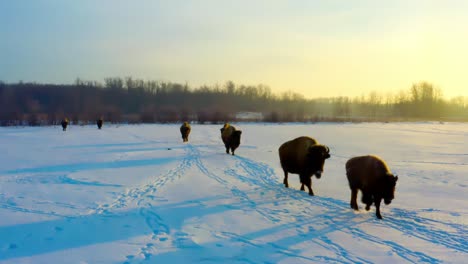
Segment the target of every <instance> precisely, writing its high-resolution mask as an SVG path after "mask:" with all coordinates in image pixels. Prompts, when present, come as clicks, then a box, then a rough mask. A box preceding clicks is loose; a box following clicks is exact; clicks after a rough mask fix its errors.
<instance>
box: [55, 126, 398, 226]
mask: <svg viewBox="0 0 468 264" xmlns="http://www.w3.org/2000/svg"><path fill="white" fill-rule="evenodd" d="M68 122H69V121H68V119H67V118H65V119H64V120H62V122H61V124H62V128H63V131H65V130H66V129H67V126H68ZM96 124H97V126H98V129H101V127H102V124H103V120H102V118H100V119H98V120H97V121H96ZM190 131H191V127H190V124H189V123H188V122H184V123H183V124H182V125H181V126H180V133H181V135H182V140H183V142H188V138H189V134H190ZM220 131H221V139H222V141H223V143H224V146H225V148H226V153H227V154H229V151H231V154H232V155H234V151H235V150H236V149H237V148H238V147H239V145H240V140H241V134H242V131H241V130H237V129H236V128H235V127H234V126H232V125H230V124H229V123H226V124H224V126H223V127H222V128H221V129H220ZM278 152H279V160H280V164H281V168H282V169H283V172H284V180H283V184H284V186H285V187H286V188H288V187H289V183H288V173H292V174H298V175H299V180H300V183H301V191H305V188H304V186H306V187H307V189H308V191H309V195H312V196H313V195H314V192H313V190H312V176H314V175H315V177H316V178H317V179H320V178H321V176H322V173H323V167H324V165H325V160H326V159H328V158H330V149H329V148H328V147H327V146H326V145H323V144H319V143H318V142H317V140H315V139H313V138H310V137H306V136H303V137H298V138H295V139H292V140H290V141H287V142H285V143H283V144H282V145H281V146H280V147H279V149H278ZM345 168H346V177H347V178H348V184H349V188H350V189H351V200H350V207H351V208H352V209H354V210H356V211H357V210H359V207H358V204H357V201H356V200H357V194H358V191H359V190H360V191H361V193H362V196H361V201H362V203H363V204H365V205H366V207H365V208H366V210H367V211H368V210H369V209H370V207H371V205H372V204H374V206H375V208H376V217H377V218H378V219H382V215H381V214H380V203H381V202H382V200H383V201H384V203H385V204H387V205H388V204H390V203H391V202H392V200H393V199H394V193H395V185H396V182H397V180H398V176H396V175H393V174H392V173H391V171H390V169H389V168H388V166H387V164H386V163H385V162H384V161H383V160H382V159H381V158H379V157H377V156H372V155H367V156H359V157H353V158H351V159H349V160H348V161H347V162H346V164H345Z"/></svg>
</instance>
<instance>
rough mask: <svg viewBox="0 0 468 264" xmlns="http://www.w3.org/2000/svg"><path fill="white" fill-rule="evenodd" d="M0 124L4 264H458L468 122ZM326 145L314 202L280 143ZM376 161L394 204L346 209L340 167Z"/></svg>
mask: <svg viewBox="0 0 468 264" xmlns="http://www.w3.org/2000/svg"><path fill="white" fill-rule="evenodd" d="M235 126H236V127H238V128H239V129H241V130H243V134H242V143H241V146H240V148H239V149H238V150H237V151H236V154H237V155H236V156H231V155H227V154H225V153H224V148H223V145H222V143H221V139H220V135H219V128H220V127H221V126H220V125H193V126H192V134H191V135H190V138H189V143H185V144H184V143H182V139H181V138H180V134H179V132H178V125H141V126H131V125H128V126H127V125H125V126H118V127H117V126H106V125H104V128H103V130H97V129H96V128H95V127H94V126H85V127H78V126H71V127H70V128H69V130H68V131H66V132H62V131H61V129H59V128H58V127H46V128H0V146H2V149H3V154H2V158H1V159H0V165H1V167H0V263H142V262H143V263H220V262H225V263H405V262H407V263H421V262H427V263H466V259H467V258H468V239H467V234H468V218H467V217H468V202H467V198H468V197H467V193H468V175H467V174H468V125H467V124H437V123H398V124H377V123H376V124H307V125H304V124H288V125H270V124H235ZM302 135H308V136H312V137H314V138H316V139H318V140H319V142H321V143H323V144H326V145H328V146H329V147H330V150H331V151H330V152H331V155H332V157H331V158H330V159H329V160H327V161H326V163H325V171H324V174H323V177H322V178H321V179H319V180H317V179H315V178H314V179H313V180H312V184H313V189H314V192H315V194H316V196H314V197H309V196H308V195H307V193H306V192H301V191H299V180H298V176H297V175H291V176H290V186H291V188H289V189H286V188H284V186H283V184H282V170H281V168H280V166H279V161H278V153H277V149H278V147H279V145H280V144H281V143H283V142H285V141H287V140H290V139H292V138H295V137H297V136H302ZM364 154H376V155H379V156H381V157H382V158H383V159H384V160H386V161H387V163H388V165H389V166H390V168H391V169H392V171H393V172H394V173H396V174H398V175H399V181H398V184H397V187H396V198H395V200H394V201H393V202H392V204H391V205H389V206H385V205H383V206H382V215H383V217H384V219H383V220H380V221H379V220H377V219H376V218H375V208H374V207H372V208H371V211H369V212H366V211H365V210H364V208H363V206H362V205H361V204H360V207H361V211H360V212H353V211H352V210H351V209H350V208H349V197H350V190H349V188H348V185H347V180H346V176H345V172H344V163H345V162H346V160H347V159H348V158H350V157H352V156H358V155H364Z"/></svg>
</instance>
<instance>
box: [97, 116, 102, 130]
mask: <svg viewBox="0 0 468 264" xmlns="http://www.w3.org/2000/svg"><path fill="white" fill-rule="evenodd" d="M103 123H104V121H103V120H102V118H99V119H98V120H96V125H97V127H98V129H101V128H102V124H103Z"/></svg>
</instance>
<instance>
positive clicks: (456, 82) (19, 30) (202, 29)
mask: <svg viewBox="0 0 468 264" xmlns="http://www.w3.org/2000/svg"><path fill="white" fill-rule="evenodd" d="M467 11H468V1H461V0H459V1H455V0H449V1H430V0H428V1H423V0H407V1H402V0H401V1H400V0H394V1H370V0H369V1H364V0H361V1H346V0H341V1H339V0H326V1H325V0H324V1H313V0H309V1H308V0H292V1H274V0H271V1H266V0H265V1H246V0H239V1H223V0H217V1H216V0H198V1H195V0H171V1H169V0H167V1H138V0H137V1H122V0H79V1H73V0H34V1H27V0H0V80H3V81H7V82H16V81H19V80H23V81H37V82H52V83H71V82H73V81H74V80H75V79H76V78H77V77H80V78H82V79H87V80H97V81H102V80H103V79H104V78H106V77H113V76H120V77H125V76H132V77H134V78H142V79H152V80H165V81H175V82H187V83H189V84H190V85H191V86H197V85H202V84H208V85H211V84H215V83H219V84H223V83H224V82H225V81H227V80H232V81H234V82H235V83H239V84H240V83H242V84H259V83H262V84H266V85H268V86H270V87H271V88H272V90H273V91H275V92H282V91H287V90H292V91H295V92H298V93H302V94H304V95H306V96H307V97H320V96H341V95H349V96H356V95H361V94H367V93H368V92H369V91H374V90H375V91H378V92H382V93H385V92H391V91H393V92H394V91H398V90H401V89H407V88H408V87H410V86H411V84H412V83H415V82H419V81H423V80H424V81H428V82H431V83H433V84H435V85H436V86H437V87H440V88H442V90H443V91H444V94H445V95H446V96H448V97H451V96H457V95H465V96H468V77H467V76H466V74H465V71H466V68H467V66H468V51H467V49H466V47H467V44H468V39H467V38H468V29H467V28H468V27H466V25H468V18H466V17H467V16H466V13H467Z"/></svg>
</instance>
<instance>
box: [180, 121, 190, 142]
mask: <svg viewBox="0 0 468 264" xmlns="http://www.w3.org/2000/svg"><path fill="white" fill-rule="evenodd" d="M190 130H191V127H190V124H189V123H188V122H184V123H183V124H182V126H180V134H181V135H182V140H183V141H184V142H187V141H188V136H189V134H190Z"/></svg>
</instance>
